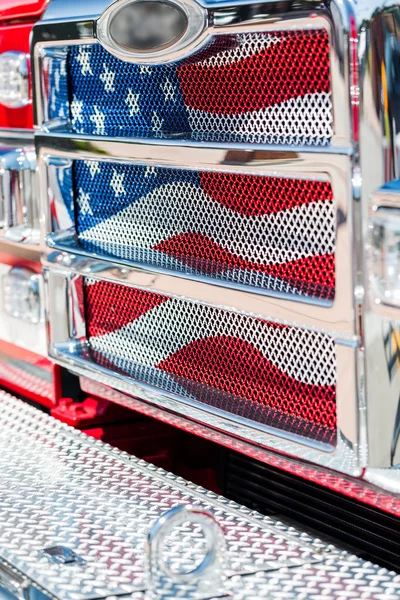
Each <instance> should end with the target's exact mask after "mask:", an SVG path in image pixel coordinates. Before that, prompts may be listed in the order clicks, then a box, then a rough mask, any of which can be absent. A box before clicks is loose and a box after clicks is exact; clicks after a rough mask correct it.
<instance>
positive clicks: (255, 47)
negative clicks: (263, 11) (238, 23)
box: [195, 33, 282, 67]
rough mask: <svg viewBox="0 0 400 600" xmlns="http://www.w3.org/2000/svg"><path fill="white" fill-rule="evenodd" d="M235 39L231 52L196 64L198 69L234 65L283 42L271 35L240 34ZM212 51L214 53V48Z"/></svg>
mask: <svg viewBox="0 0 400 600" xmlns="http://www.w3.org/2000/svg"><path fill="white" fill-rule="evenodd" d="M232 39H234V38H232ZM235 39H236V45H235V46H233V47H232V48H229V50H221V51H219V52H216V54H215V55H211V56H210V57H209V58H206V59H205V60H200V61H198V62H196V63H195V65H196V67H198V66H201V67H223V66H224V65H230V64H234V63H237V62H240V61H241V60H243V59H245V58H250V57H251V56H254V55H256V54H258V53H259V52H262V51H263V50H266V49H267V48H270V47H271V46H274V45H275V44H279V43H281V42H282V37H280V36H277V35H276V34H270V33H240V34H237V35H236V36H235ZM216 47H218V46H216ZM210 50H211V52H213V47H212V46H211V48H210Z"/></svg>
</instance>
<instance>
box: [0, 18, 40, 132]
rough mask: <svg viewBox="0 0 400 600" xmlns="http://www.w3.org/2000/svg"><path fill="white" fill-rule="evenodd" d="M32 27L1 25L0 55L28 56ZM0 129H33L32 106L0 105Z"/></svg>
mask: <svg viewBox="0 0 400 600" xmlns="http://www.w3.org/2000/svg"><path fill="white" fill-rule="evenodd" d="M32 27H33V23H28V24H22V25H2V26H1V27H0V53H3V52H9V51H13V50H14V51H20V52H25V53H26V54H29V38H30V34H31V31H32ZM30 83H31V82H30ZM30 93H32V91H30ZM0 127H3V128H11V129H16V128H18V129H33V111H32V104H28V105H27V106H23V107H22V108H7V107H6V106H3V105H2V104H0Z"/></svg>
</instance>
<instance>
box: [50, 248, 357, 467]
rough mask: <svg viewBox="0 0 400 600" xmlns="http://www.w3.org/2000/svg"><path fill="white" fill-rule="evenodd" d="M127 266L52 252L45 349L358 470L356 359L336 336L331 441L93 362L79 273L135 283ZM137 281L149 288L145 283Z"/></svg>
mask: <svg viewBox="0 0 400 600" xmlns="http://www.w3.org/2000/svg"><path fill="white" fill-rule="evenodd" d="M127 271H128V270H127V269H126V268H124V267H118V266H117V265H110V264H109V263H101V262H100V261H98V260H90V259H87V258H83V257H78V256H73V255H67V254H64V253H58V252H54V253H53V254H52V255H50V256H48V257H47V261H46V263H45V268H44V276H45V284H46V286H45V289H46V302H45V304H46V307H47V315H46V320H47V326H48V336H49V355H50V357H51V358H52V359H53V360H55V361H56V362H57V363H58V364H60V365H62V366H64V367H66V368H68V369H73V370H74V371H75V372H76V373H78V374H79V375H86V376H89V377H92V378H95V379H96V380H97V381H100V382H102V383H104V384H106V385H109V386H111V387H113V388H114V389H117V390H120V391H122V392H125V393H127V394H128V395H130V396H134V397H137V398H141V399H142V400H144V401H146V402H147V403H149V404H150V405H153V406H157V407H161V408H164V409H166V410H168V411H173V412H174V413H175V414H181V415H183V416H184V417H186V418H189V419H191V420H194V421H196V422H198V423H201V424H202V425H205V426H207V427H210V428H212V429H217V430H219V431H222V432H224V433H228V434H230V435H232V436H233V437H235V438H238V439H241V440H245V441H248V442H251V443H255V444H257V445H259V446H260V447H261V448H267V449H273V450H277V451H280V452H283V453H285V454H293V455H294V456H297V457H298V458H301V459H305V460H308V461H311V462H316V463H318V464H320V465H324V466H328V467H331V468H333V469H336V470H338V471H341V472H344V473H347V474H349V475H353V476H358V475H360V473H361V469H362V464H361V460H360V458H361V457H360V456H359V438H358V431H359V424H358V407H357V406H356V403H355V402H354V398H355V397H356V395H357V380H356V375H355V374H356V363H357V361H358V360H359V350H358V349H357V348H355V347H354V346H352V345H349V344H347V343H340V342H339V341H337V343H336V362H337V385H336V390H337V395H336V402H337V418H338V431H337V443H336V446H335V447H332V446H330V445H327V444H322V443H320V442H316V441H314V440H312V439H310V438H307V437H302V436H300V435H295V434H291V433H289V432H285V431H283V430H279V429H275V428H274V427H270V426H267V425H262V424H259V423H257V422H253V421H250V420H248V419H245V418H242V417H238V416H236V415H233V414H230V413H228V412H225V411H222V410H219V409H215V408H213V407H209V406H207V405H204V404H202V403H200V402H195V401H193V400H190V399H187V398H182V397H180V396H177V395H176V394H172V393H169V392H164V391H161V390H158V389H157V388H155V387H153V386H150V385H148V384H146V383H142V382H139V381H136V380H134V379H133V378H131V377H129V376H125V375H120V374H118V373H115V372H113V371H110V370H108V369H106V368H104V367H101V366H99V365H97V364H95V363H93V361H92V360H91V359H90V356H89V355H88V342H87V337H86V324H85V316H84V314H82V310H81V307H80V305H79V290H78V286H80V285H81V281H82V278H83V277H90V278H91V279H97V280H102V281H104V280H105V279H107V280H109V281H113V282H115V283H119V284H121V285H127V286H130V287H136V286H135V285H134V284H132V282H131V281H130V280H129V271H128V272H127ZM140 287H142V288H143V289H149V288H148V287H147V286H143V285H142V286H140ZM151 289H152V291H153V288H151ZM154 291H155V290H154ZM157 291H158V292H159V291H160V290H157ZM180 297H181V298H184V299H187V298H186V297H184V296H180ZM66 306H67V310H66V309H65V308H66ZM246 314H248V312H246Z"/></svg>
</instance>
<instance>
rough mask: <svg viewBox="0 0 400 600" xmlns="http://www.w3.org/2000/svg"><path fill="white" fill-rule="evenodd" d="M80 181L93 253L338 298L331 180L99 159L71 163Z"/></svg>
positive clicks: (83, 232)
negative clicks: (185, 168) (142, 164)
mask: <svg viewBox="0 0 400 600" xmlns="http://www.w3.org/2000/svg"><path fill="white" fill-rule="evenodd" d="M73 179H74V196H75V198H76V217H75V222H76V227H77V233H78V239H79V241H80V243H81V245H82V246H83V247H84V248H85V249H86V250H88V251H90V252H96V253H100V254H101V253H102V254H105V253H106V254H109V255H112V256H114V257H116V258H121V259H124V260H127V261H130V262H139V263H144V264H147V265H150V266H154V267H159V268H164V269H168V270H173V271H178V272H180V273H186V274H189V275H190V274H195V275H201V276H207V277H212V278H213V279H220V280H224V281H227V282H234V283H237V284H244V285H250V286H255V287H258V288H263V289H268V290H274V291H278V292H282V293H291V294H297V295H306V296H313V297H317V298H321V299H329V300H332V299H333V297H334V289H335V260H334V249H335V210H334V203H333V195H332V188H331V185H330V183H329V182H327V181H312V180H301V179H290V178H278V177H262V176H256V175H240V174H233V173H212V172H205V171H202V172H195V171H185V170H182V169H165V168H155V167H144V166H136V165H119V164H116V163H107V162H96V161H76V162H74V166H73ZM64 181H66V185H67V186H68V185H70V181H69V179H65V178H64ZM64 193H65V197H66V201H65V202H66V205H67V206H69V204H70V202H71V198H70V193H69V190H68V189H67V190H65V192H64Z"/></svg>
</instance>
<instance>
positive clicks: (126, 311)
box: [85, 281, 168, 337]
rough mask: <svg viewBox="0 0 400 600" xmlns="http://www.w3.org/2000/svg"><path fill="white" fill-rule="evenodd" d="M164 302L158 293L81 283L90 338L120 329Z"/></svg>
mask: <svg viewBox="0 0 400 600" xmlns="http://www.w3.org/2000/svg"><path fill="white" fill-rule="evenodd" d="M167 300H168V298H167V297H165V296H162V295H160V294H154V293H152V292H145V291H143V290H137V289H135V288H130V287H127V286H125V285H118V284H116V283H111V282H109V281H97V282H96V283H93V284H90V285H88V284H85V301H86V303H85V304H86V305H85V308H86V323H87V334H88V336H89V337H92V336H98V335H105V334H106V333H111V332H112V331H116V330H117V329H121V327H124V326H125V325H127V324H128V323H131V321H134V320H135V319H138V318H139V317H140V316H141V315H144V314H145V313H146V312H148V311H149V310H151V309H152V308H155V307H156V306H158V305H159V304H162V303H163V302H166V301H167Z"/></svg>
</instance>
